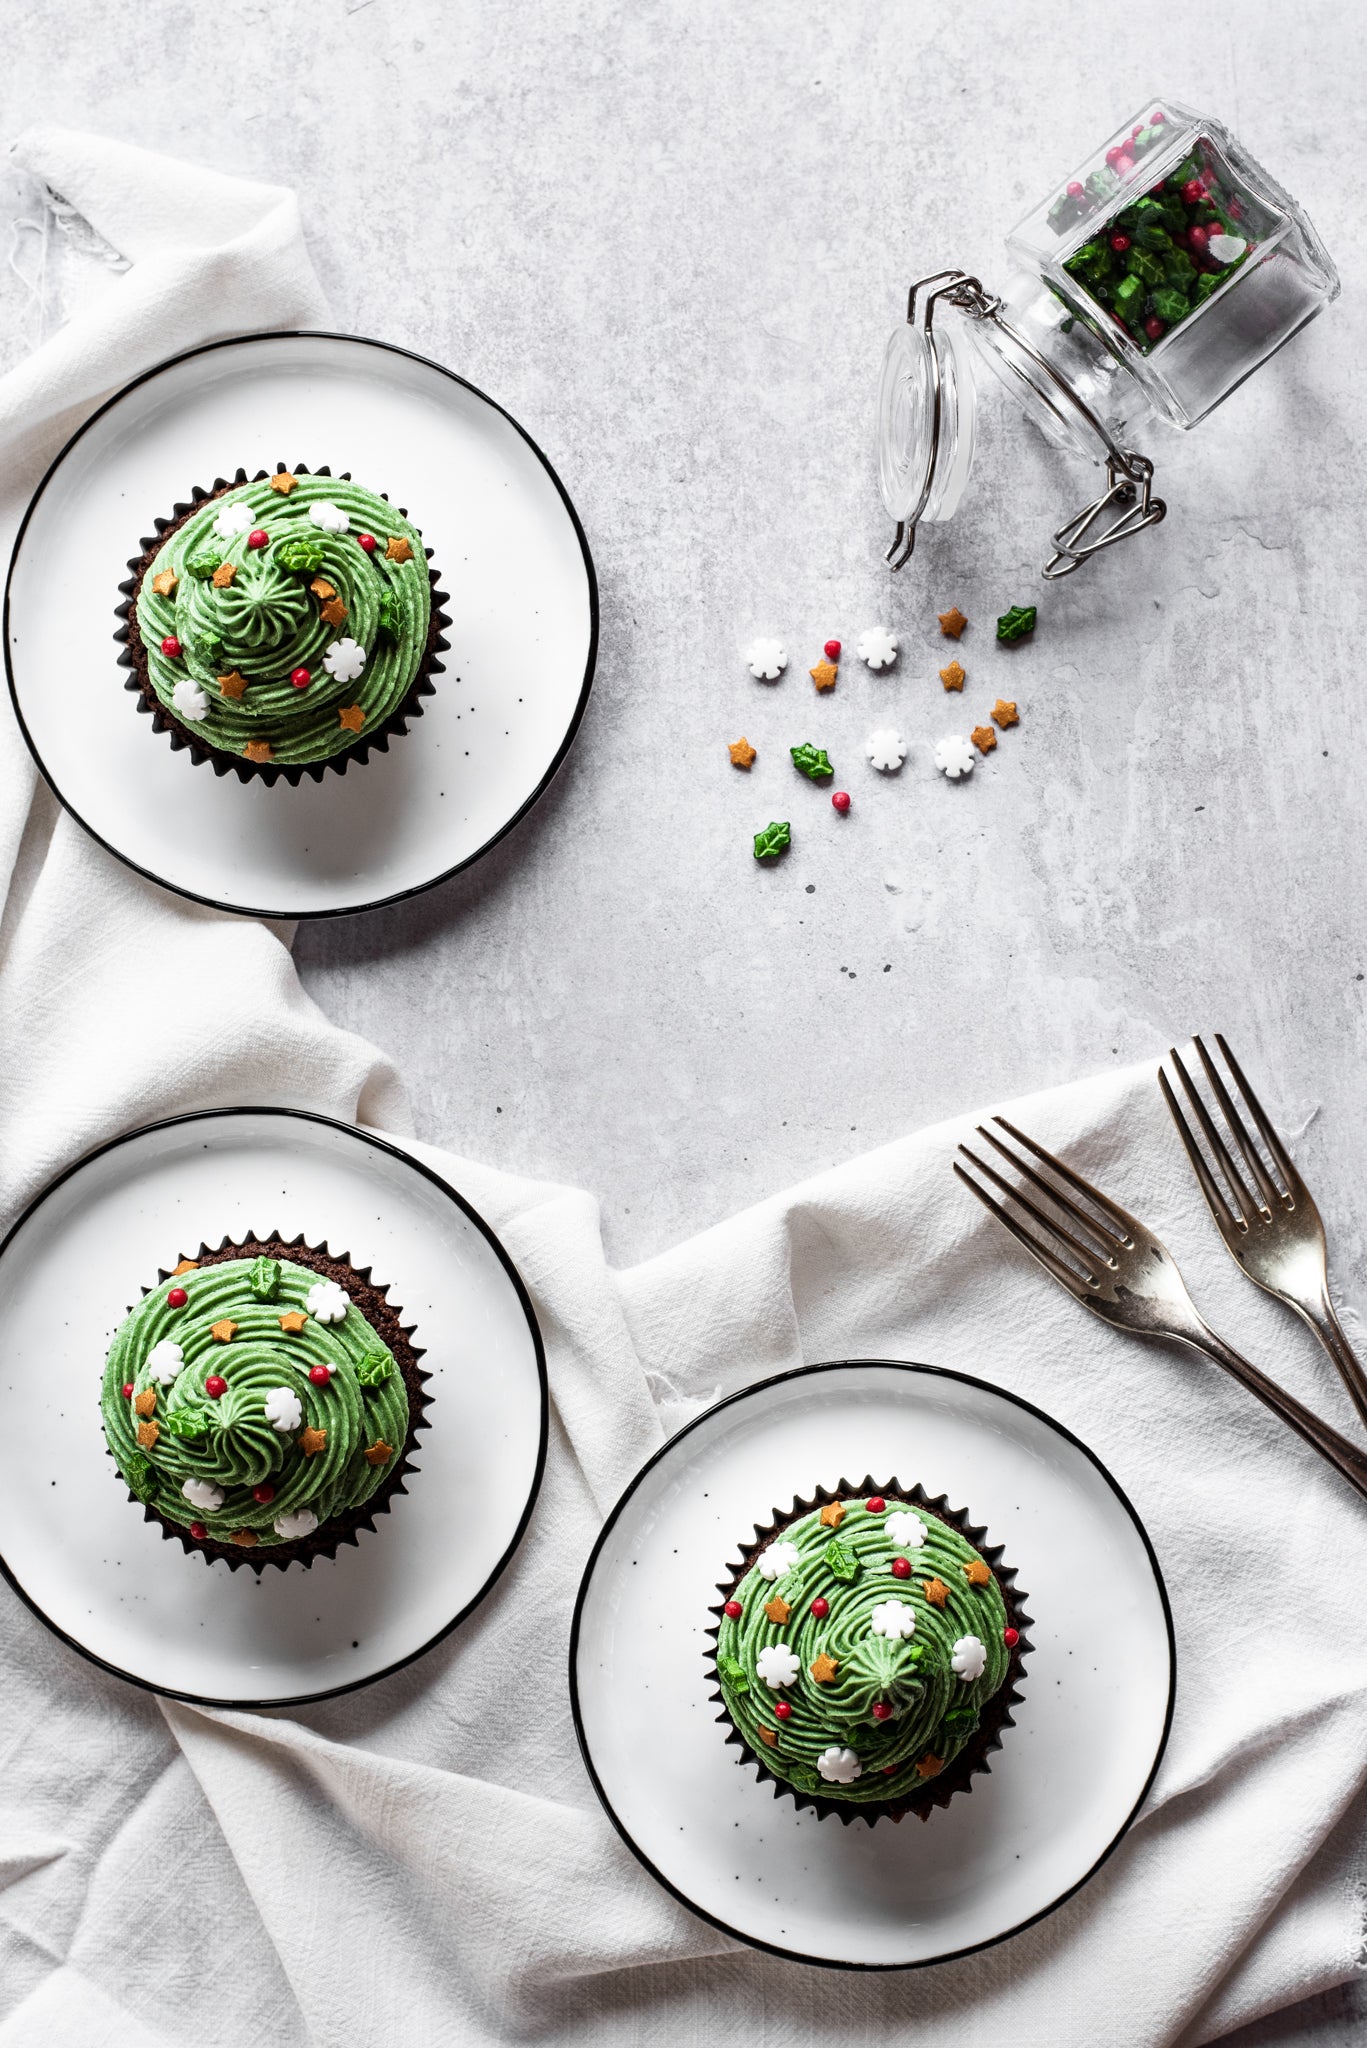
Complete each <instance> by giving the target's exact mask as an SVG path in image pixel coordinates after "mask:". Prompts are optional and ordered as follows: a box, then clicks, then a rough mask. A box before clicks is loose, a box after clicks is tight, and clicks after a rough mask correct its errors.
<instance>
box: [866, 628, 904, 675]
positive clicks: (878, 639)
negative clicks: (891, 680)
mask: <svg viewBox="0 0 1367 2048" xmlns="http://www.w3.org/2000/svg"><path fill="white" fill-rule="evenodd" d="M858 653H859V659H860V660H861V661H866V662H867V663H868V665H869V667H870V668H891V667H892V664H893V663H894V662H895V661H896V659H897V635H896V634H895V633H894V632H893V630H892V628H891V626H870V627H869V630H868V632H867V633H861V634H860V636H859V647H858Z"/></svg>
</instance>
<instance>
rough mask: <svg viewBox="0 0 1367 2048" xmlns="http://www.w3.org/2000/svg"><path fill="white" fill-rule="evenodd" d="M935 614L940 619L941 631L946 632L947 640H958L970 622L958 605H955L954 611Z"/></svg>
mask: <svg viewBox="0 0 1367 2048" xmlns="http://www.w3.org/2000/svg"><path fill="white" fill-rule="evenodd" d="M935 616H936V618H937V619H938V620H939V621H940V631H941V632H942V633H943V634H944V636H945V638H946V640H957V639H958V637H959V635H960V633H962V632H963V629H964V627H965V626H966V625H967V624H968V620H967V619H966V618H965V617H964V615H963V613H962V612H961V611H960V610H959V607H958V605H955V607H954V609H953V610H952V611H948V612H937V613H936V614H935Z"/></svg>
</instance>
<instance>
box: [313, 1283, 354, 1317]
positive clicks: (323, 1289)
mask: <svg viewBox="0 0 1367 2048" xmlns="http://www.w3.org/2000/svg"><path fill="white" fill-rule="evenodd" d="M304 1307H305V1308H306V1309H307V1310H308V1312H309V1314H310V1315H311V1316H312V1317H313V1320H314V1322H315V1323H340V1322H341V1321H342V1320H343V1318H344V1317H345V1315H346V1312H347V1310H348V1309H349V1308H350V1307H351V1296H350V1295H349V1294H344V1293H343V1291H342V1289H341V1288H340V1287H339V1286H338V1285H337V1282H336V1281H335V1280H316V1281H315V1282H314V1284H313V1286H312V1287H310V1289H309V1291H308V1293H307V1294H306V1295H305V1296H304Z"/></svg>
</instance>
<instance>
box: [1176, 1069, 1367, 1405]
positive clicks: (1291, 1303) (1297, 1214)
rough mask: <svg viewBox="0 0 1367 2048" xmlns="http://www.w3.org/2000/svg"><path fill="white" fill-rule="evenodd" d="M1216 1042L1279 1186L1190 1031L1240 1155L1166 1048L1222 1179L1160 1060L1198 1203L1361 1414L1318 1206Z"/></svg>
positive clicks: (1365, 1398)
mask: <svg viewBox="0 0 1367 2048" xmlns="http://www.w3.org/2000/svg"><path fill="white" fill-rule="evenodd" d="M1215 1043H1216V1044H1217V1045H1218V1046H1219V1048H1220V1052H1221V1054H1222V1056H1223V1058H1224V1062H1225V1065H1226V1066H1227V1067H1228V1069H1229V1073H1230V1078H1231V1079H1232V1081H1233V1082H1234V1086H1235V1087H1236V1088H1237V1090H1238V1091H1239V1094H1240V1095H1241V1096H1242V1098H1243V1101H1244V1106H1245V1108H1246V1109H1247V1111H1248V1115H1249V1119H1250V1121H1251V1122H1252V1124H1253V1126H1254V1128H1255V1129H1256V1131H1257V1133H1258V1136H1259V1137H1260V1138H1261V1139H1262V1141H1263V1144H1264V1145H1265V1146H1266V1148H1267V1155H1268V1159H1270V1160H1271V1162H1272V1165H1273V1167H1274V1169H1275V1170H1276V1173H1277V1174H1278V1175H1279V1176H1280V1179H1281V1186H1280V1187H1278V1185H1277V1182H1276V1181H1275V1180H1274V1179H1273V1177H1272V1174H1270V1173H1269V1172H1268V1170H1267V1162H1266V1161H1265V1160H1264V1158H1263V1156H1262V1154H1261V1153H1260V1152H1259V1150H1258V1148H1257V1146H1256V1145H1255V1144H1254V1142H1253V1140H1252V1138H1251V1137H1250V1136H1249V1134H1248V1128H1247V1126H1246V1124H1245V1122H1244V1119H1243V1118H1242V1117H1241V1116H1240V1114H1239V1110H1238V1107H1237V1105H1236V1104H1235V1102H1234V1101H1233V1099H1232V1098H1231V1096H1230V1092H1229V1090H1228V1089H1227V1088H1226V1086H1225V1084H1224V1080H1223V1078H1222V1077H1221V1074H1220V1071H1219V1069H1218V1068H1217V1067H1216V1065H1215V1063H1214V1061H1213V1060H1212V1059H1211V1057H1210V1054H1209V1053H1208V1052H1207V1051H1206V1049H1205V1047H1204V1045H1202V1043H1201V1041H1200V1039H1199V1038H1194V1039H1193V1040H1192V1044H1193V1045H1194V1046H1195V1047H1196V1051H1197V1054H1198V1055H1199V1057H1200V1061H1201V1065H1202V1066H1203V1067H1204V1069H1205V1074H1206V1080H1207V1081H1208V1082H1209V1083H1210V1090H1211V1093H1212V1095H1213V1096H1214V1097H1215V1100H1216V1102H1217V1104H1218V1105H1219V1109H1220V1114H1221V1116H1222V1117H1223V1118H1224V1120H1225V1125H1226V1128H1227V1129H1228V1132H1229V1135H1230V1138H1231V1139H1232V1141H1233V1143H1234V1146H1235V1149H1236V1150H1237V1152H1238V1154H1239V1158H1238V1161H1237V1162H1236V1161H1235V1160H1234V1159H1233V1158H1231V1156H1230V1152H1229V1148H1228V1147H1227V1146H1226V1144H1225V1141H1224V1139H1223V1138H1222V1137H1221V1135H1220V1132H1219V1130H1218V1128H1217V1127H1216V1124H1215V1121H1214V1119H1213V1118H1212V1116H1211V1114H1210V1112H1209V1110H1208V1109H1207V1108H1206V1105H1205V1103H1204V1101H1203V1100H1202V1098H1201V1095H1200V1093H1199V1092H1198V1090H1197V1088H1196V1087H1195V1085H1194V1083H1193V1081H1192V1078H1191V1076H1190V1074H1188V1072H1187V1070H1186V1068H1185V1067H1184V1066H1183V1064H1182V1062H1181V1060H1180V1059H1179V1058H1178V1056H1177V1054H1176V1053H1175V1052H1169V1054H1168V1058H1169V1059H1170V1060H1171V1061H1172V1064H1173V1066H1174V1067H1175V1068H1176V1070H1177V1078H1178V1080H1179V1081H1180V1082H1181V1083H1182V1087H1183V1090H1184V1092H1185V1094H1186V1097H1187V1100H1188V1102H1189V1103H1190V1104H1191V1107H1192V1110H1193V1112H1194V1114H1195V1117H1196V1121H1197V1123H1198V1124H1199V1126H1200V1129H1201V1135H1202V1137H1203V1138H1204V1139H1205V1141H1206V1145H1207V1147H1208V1148H1209V1151H1210V1155H1211V1158H1212V1159H1213V1160H1214V1162H1215V1165H1216V1167H1217V1168H1218V1170H1219V1174H1220V1176H1221V1177H1222V1178H1223V1180H1224V1183H1225V1185H1224V1187H1223V1188H1222V1187H1221V1186H1220V1181H1219V1179H1217V1178H1216V1175H1215V1174H1214V1173H1212V1172H1211V1169H1210V1161H1209V1160H1208V1159H1207V1158H1206V1155H1205V1153H1204V1152H1203V1151H1202V1150H1201V1147H1200V1146H1199V1145H1198V1144H1197V1142H1196V1138H1195V1136H1194V1134H1193V1132H1192V1129H1191V1126H1190V1124H1189V1123H1188V1122H1187V1120H1186V1118H1185V1117H1184V1116H1183V1114H1182V1111H1181V1109H1180V1108H1179V1106H1178V1102H1177V1097H1176V1096H1175V1095H1174V1094H1173V1092H1172V1088H1171V1086H1170V1084H1169V1082H1168V1077H1167V1075H1166V1074H1165V1073H1164V1072H1163V1070H1162V1068H1161V1067H1160V1068H1159V1070H1158V1085H1159V1087H1160V1088H1161V1089H1162V1091H1163V1100H1164V1101H1165V1102H1166V1103H1167V1105H1168V1108H1169V1109H1170V1110H1171V1112H1172V1120H1173V1122H1174V1123H1175V1124H1176V1126H1177V1130H1178V1134H1179V1136H1180V1137H1181V1140H1182V1143H1183V1144H1184V1145H1185V1146H1186V1148H1187V1157H1188V1158H1189V1159H1190V1161H1191V1163H1192V1166H1193V1168H1194V1169H1195V1173H1196V1178H1197V1180H1198V1181H1199V1182H1200V1184H1201V1193H1202V1194H1203V1195H1204V1196H1205V1198H1206V1206H1207V1208H1208V1209H1209V1210H1210V1213H1211V1215H1212V1216H1213V1217H1214V1218H1215V1221H1216V1224H1217V1226H1218V1227H1219V1231H1220V1235H1221V1237H1222V1238H1223V1239H1224V1241H1225V1245H1226V1247H1227V1249H1228V1250H1229V1252H1230V1254H1231V1256H1232V1257H1233V1258H1234V1259H1235V1260H1236V1261H1237V1263H1238V1264H1239V1265H1240V1266H1242V1268H1243V1270H1244V1272H1245V1273H1247V1275H1248V1277H1249V1279H1250V1280H1253V1281H1256V1283H1257V1284H1258V1286H1259V1287H1261V1288H1264V1289H1265V1290H1266V1292H1267V1293H1268V1294H1275V1295H1276V1297H1277V1299H1278V1301H1284V1302H1285V1303H1286V1305H1287V1307H1288V1308H1293V1309H1294V1310H1295V1311H1296V1314H1297V1315H1298V1316H1299V1317H1300V1318H1301V1320H1302V1322H1304V1323H1306V1324H1308V1325H1309V1327H1310V1328H1311V1329H1312V1330H1313V1331H1314V1333H1315V1335H1316V1336H1317V1337H1318V1338H1319V1340H1320V1343H1321V1344H1322V1345H1323V1346H1324V1348H1325V1350H1326V1351H1327V1352H1328V1353H1329V1356H1330V1357H1331V1358H1332V1359H1333V1361H1334V1364H1335V1365H1336V1366H1337V1367H1338V1371H1339V1376H1340V1378H1341V1379H1342V1381H1343V1384H1344V1386H1345V1387H1347V1389H1348V1392H1349V1395H1350V1396H1351V1398H1352V1403H1353V1406H1354V1407H1355V1408H1356V1409H1357V1412H1358V1414H1359V1415H1360V1416H1361V1417H1362V1420H1363V1421H1364V1422H1365V1423H1367V1373H1364V1372H1363V1370H1362V1367H1361V1366H1360V1365H1359V1363H1358V1361H1357V1359H1356V1358H1355V1357H1354V1355H1353V1347H1352V1346H1351V1344H1350V1343H1349V1342H1348V1339H1347V1338H1346V1337H1345V1336H1344V1334H1343V1328H1342V1325H1341V1324H1340V1322H1339V1319H1338V1317H1337V1316H1336V1315H1335V1313H1334V1304H1333V1302H1332V1301H1331V1300H1330V1299H1329V1266H1328V1259H1327V1256H1326V1252H1325V1245H1324V1225H1323V1223H1322V1222H1321V1221H1320V1212H1319V1210H1318V1209H1317V1208H1316V1207H1315V1203H1314V1198H1313V1197H1312V1195H1311V1193H1310V1190H1309V1189H1308V1188H1307V1187H1306V1185H1305V1182H1304V1181H1303V1180H1302V1179H1301V1177H1300V1175H1299V1174H1298V1173H1297V1171H1296V1169H1295V1167H1294V1166H1293V1165H1292V1163H1291V1159H1290V1155H1289V1154H1288V1152H1287V1149H1286V1147H1285V1145H1283V1143H1282V1141H1281V1139H1280V1138H1279V1137H1278V1136H1277V1133H1276V1131H1275V1130H1274V1129H1273V1127H1272V1125H1271V1124H1270V1123H1269V1122H1268V1119H1267V1117H1266V1115H1265V1114H1264V1112H1263V1106H1262V1104H1261V1103H1260V1102H1259V1100H1258V1098H1257V1096H1256V1095H1255V1094H1254V1093H1253V1090H1252V1089H1251V1088H1250V1087H1249V1085H1248V1082H1247V1080H1246V1079H1245V1077H1244V1073H1243V1070H1242V1068H1241V1067H1240V1065H1239V1062H1238V1061H1237V1060H1236V1059H1235V1057H1234V1055H1233V1053H1232V1052H1231V1051H1230V1049H1229V1047H1228V1046H1227V1045H1226V1044H1225V1041H1224V1039H1223V1038H1222V1037H1221V1036H1220V1034H1219V1032H1218V1031H1217V1032H1216V1034H1215ZM1231 1198H1232V1199H1231Z"/></svg>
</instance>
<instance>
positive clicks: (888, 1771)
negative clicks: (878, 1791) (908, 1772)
mask: <svg viewBox="0 0 1367 2048" xmlns="http://www.w3.org/2000/svg"><path fill="white" fill-rule="evenodd" d="M896 1769H897V1766H896V1764H884V1766H883V1776H884V1777H885V1778H890V1777H891V1776H892V1774H893V1772H894V1771H895V1770H896Z"/></svg>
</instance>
